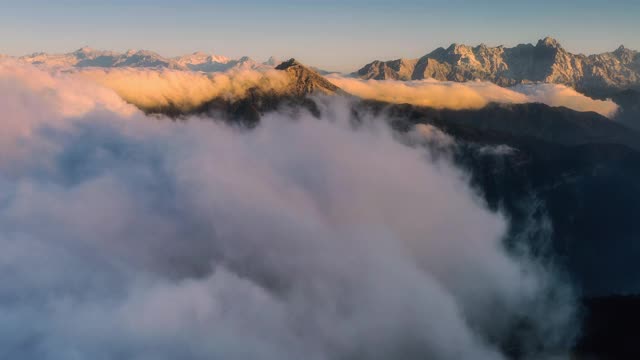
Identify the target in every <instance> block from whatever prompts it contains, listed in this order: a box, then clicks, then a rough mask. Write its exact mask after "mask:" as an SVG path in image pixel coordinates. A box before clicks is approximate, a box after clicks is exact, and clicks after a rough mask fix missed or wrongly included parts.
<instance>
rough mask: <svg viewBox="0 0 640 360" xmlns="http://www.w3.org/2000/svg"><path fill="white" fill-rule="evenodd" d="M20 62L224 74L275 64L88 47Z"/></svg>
mask: <svg viewBox="0 0 640 360" xmlns="http://www.w3.org/2000/svg"><path fill="white" fill-rule="evenodd" d="M19 60H21V61H25V62H28V63H31V64H34V65H44V66H49V67H106V68H111V67H134V68H167V69H177V70H191V71H202V72H218V71H227V70H230V69H233V68H239V69H253V70H265V69H270V68H273V67H275V66H276V65H277V64H276V63H273V64H272V63H269V62H265V63H259V62H256V61H254V60H253V59H251V58H249V57H246V56H245V57H242V58H240V59H229V58H228V57H226V56H222V55H215V54H207V53H204V52H195V53H193V54H189V55H185V56H179V57H175V58H166V57H163V56H161V55H160V54H157V53H155V52H153V51H148V50H129V51H127V52H125V53H118V52H114V51H102V50H94V49H91V48H89V47H83V48H81V49H78V50H76V51H74V52H71V53H66V54H47V53H35V54H31V55H26V56H22V57H20V58H19ZM274 61H275V60H274Z"/></svg>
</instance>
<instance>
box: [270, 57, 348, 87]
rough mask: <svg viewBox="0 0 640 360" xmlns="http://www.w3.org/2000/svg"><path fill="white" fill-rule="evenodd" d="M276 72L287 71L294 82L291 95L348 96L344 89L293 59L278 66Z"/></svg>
mask: <svg viewBox="0 0 640 360" xmlns="http://www.w3.org/2000/svg"><path fill="white" fill-rule="evenodd" d="M276 70H280V71H285V72H286V73H287V74H288V75H289V76H290V77H291V80H292V84H293V85H292V88H291V93H292V94H295V95H296V96H306V95H310V94H317V93H320V94H325V95H334V94H346V92H344V91H343V90H342V89H340V88H339V87H337V86H335V85H333V84H332V83H331V82H330V81H329V80H327V79H325V78H324V77H323V76H322V75H320V74H318V73H317V72H315V71H314V70H312V69H309V68H308V67H306V66H304V65H302V64H301V63H299V62H298V61H297V60H296V59H294V58H291V59H289V60H287V61H285V62H283V63H282V64H280V65H278V66H276Z"/></svg>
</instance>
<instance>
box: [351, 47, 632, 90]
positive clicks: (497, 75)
mask: <svg viewBox="0 0 640 360" xmlns="http://www.w3.org/2000/svg"><path fill="white" fill-rule="evenodd" d="M353 75H355V76H357V77H360V78H363V79H378V80H382V79H395V80H420V79H427V78H434V79H437V80H448V81H469V80H486V81H491V82H494V83H496V84H498V85H502V86H511V85H515V84H520V83H527V82H548V83H558V84H564V85H568V86H571V87H574V88H576V89H578V90H580V91H583V92H587V93H591V94H602V93H606V92H608V91H616V90H621V89H627V88H640V53H638V52H637V51H633V50H629V49H626V48H625V47H624V46H621V47H619V48H618V49H617V50H615V51H613V52H607V53H603V54H597V55H588V56H587V55H583V54H572V53H570V52H568V51H566V50H565V49H564V48H563V47H562V46H561V45H560V44H559V43H558V41H556V40H555V39H553V38H550V37H547V38H545V39H542V40H540V41H538V43H537V44H536V45H532V44H521V45H517V46H515V47H512V48H508V47H504V46H497V47H488V46H486V45H484V44H481V45H478V46H475V47H471V46H467V45H461V44H452V45H451V46H449V47H448V48H446V49H445V48H438V49H436V50H434V51H432V52H430V53H429V54H427V55H425V56H423V57H421V58H419V59H397V60H392V61H374V62H371V63H369V64H367V65H365V66H364V67H363V68H361V69H360V70H358V71H357V72H355V73H354V74H353Z"/></svg>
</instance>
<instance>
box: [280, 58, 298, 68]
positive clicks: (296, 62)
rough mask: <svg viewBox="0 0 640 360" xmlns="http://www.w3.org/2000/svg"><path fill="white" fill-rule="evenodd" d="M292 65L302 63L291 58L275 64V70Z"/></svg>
mask: <svg viewBox="0 0 640 360" xmlns="http://www.w3.org/2000/svg"><path fill="white" fill-rule="evenodd" d="M293 66H302V64H300V63H299V62H298V61H297V60H296V59H294V58H291V59H289V60H287V61H285V62H283V63H281V64H280V65H278V66H276V70H287V69H288V68H290V67H293Z"/></svg>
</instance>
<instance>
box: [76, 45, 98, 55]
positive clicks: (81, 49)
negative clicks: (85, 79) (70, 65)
mask: <svg viewBox="0 0 640 360" xmlns="http://www.w3.org/2000/svg"><path fill="white" fill-rule="evenodd" d="M75 52H76V53H83V54H87V53H91V52H94V50H93V49H92V48H91V47H89V46H83V47H81V48H80V49H78V50H76V51H75Z"/></svg>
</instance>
